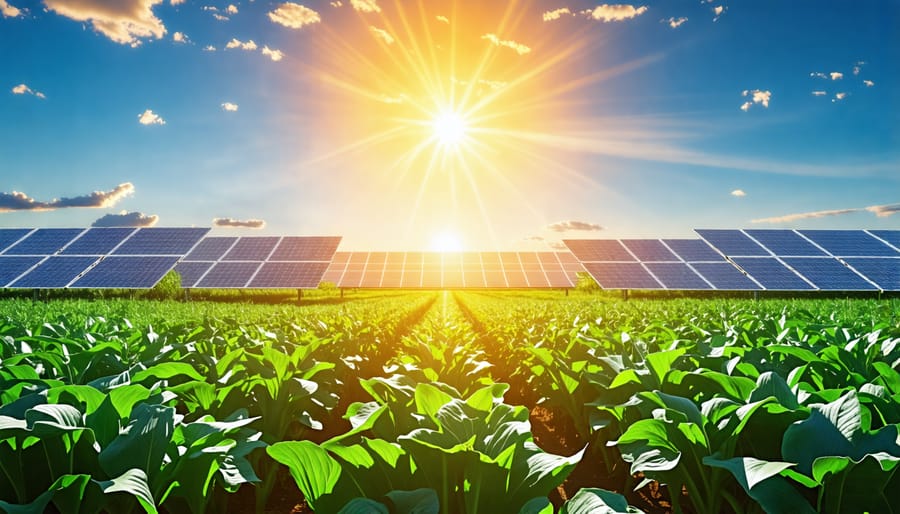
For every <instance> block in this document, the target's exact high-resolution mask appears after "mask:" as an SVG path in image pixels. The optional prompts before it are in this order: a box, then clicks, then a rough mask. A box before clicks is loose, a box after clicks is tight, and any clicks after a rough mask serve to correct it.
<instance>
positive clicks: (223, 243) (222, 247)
mask: <svg viewBox="0 0 900 514" xmlns="http://www.w3.org/2000/svg"><path fill="white" fill-rule="evenodd" d="M237 240H238V238H236V237H206V238H203V239H202V240H201V241H200V242H199V243H197V246H195V247H194V249H193V250H191V253H189V254H187V255H186V256H185V258H184V260H186V261H217V260H219V259H221V258H222V256H223V255H225V253H226V252H227V251H228V250H230V249H231V247H232V246H234V243H235V242H236V241H237Z"/></svg>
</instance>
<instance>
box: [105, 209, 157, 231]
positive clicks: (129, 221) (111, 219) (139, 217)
mask: <svg viewBox="0 0 900 514" xmlns="http://www.w3.org/2000/svg"><path fill="white" fill-rule="evenodd" d="M158 221H159V216H157V215H156V214H144V213H142V212H127V211H122V212H120V213H119V214H107V215H105V216H103V217H101V218H100V219H98V220H97V221H95V222H93V223H92V224H91V226H92V227H152V226H153V225H156V223H157V222H158Z"/></svg>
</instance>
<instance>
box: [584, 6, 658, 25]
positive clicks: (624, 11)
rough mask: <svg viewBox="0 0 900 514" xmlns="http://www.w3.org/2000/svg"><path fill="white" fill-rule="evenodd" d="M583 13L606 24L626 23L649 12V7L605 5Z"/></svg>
mask: <svg viewBox="0 0 900 514" xmlns="http://www.w3.org/2000/svg"><path fill="white" fill-rule="evenodd" d="M581 12H582V13H583V14H587V15H588V16H590V17H591V18H593V19H595V20H601V21H603V22H604V23H608V22H611V21H624V20H630V19H631V18H636V17H638V16H640V15H642V14H644V13H645V12H647V6H646V5H642V6H640V7H635V6H633V5H629V4H603V5H599V6H597V7H595V8H594V9H588V10H586V11H581Z"/></svg>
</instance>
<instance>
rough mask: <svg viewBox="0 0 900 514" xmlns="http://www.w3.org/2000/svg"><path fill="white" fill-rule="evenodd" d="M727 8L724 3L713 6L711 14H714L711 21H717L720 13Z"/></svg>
mask: <svg viewBox="0 0 900 514" xmlns="http://www.w3.org/2000/svg"><path fill="white" fill-rule="evenodd" d="M727 9H728V7H725V6H724V5H717V6H715V7H713V14H715V17H714V18H713V21H719V18H721V17H722V15H723V14H725V11H726V10H727Z"/></svg>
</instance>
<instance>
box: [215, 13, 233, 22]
mask: <svg viewBox="0 0 900 514" xmlns="http://www.w3.org/2000/svg"><path fill="white" fill-rule="evenodd" d="M213 18H215V19H217V20H218V21H228V20H230V19H231V18H229V17H228V16H225V15H224V14H219V13H217V12H214V13H213Z"/></svg>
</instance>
